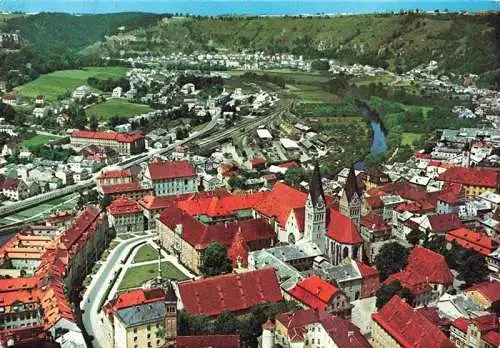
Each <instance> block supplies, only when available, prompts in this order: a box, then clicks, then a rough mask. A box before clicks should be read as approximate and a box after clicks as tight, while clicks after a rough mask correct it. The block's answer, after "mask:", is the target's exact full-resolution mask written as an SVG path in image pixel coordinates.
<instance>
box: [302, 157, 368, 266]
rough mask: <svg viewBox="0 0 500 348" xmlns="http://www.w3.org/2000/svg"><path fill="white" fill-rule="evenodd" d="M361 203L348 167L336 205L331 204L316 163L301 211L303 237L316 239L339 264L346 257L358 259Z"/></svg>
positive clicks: (329, 256) (360, 194) (358, 190)
mask: <svg viewBox="0 0 500 348" xmlns="http://www.w3.org/2000/svg"><path fill="white" fill-rule="evenodd" d="M361 204H362V192H361V190H360V189H359V186H358V183H357V180H356V174H355V173H354V169H353V168H352V167H351V169H350V170H349V174H348V176H347V180H346V183H345V186H344V190H343V193H342V196H341V198H340V201H339V209H338V210H337V209H335V208H333V207H331V205H332V204H331V200H329V199H328V198H327V197H326V196H325V194H324V191H323V184H322V182H321V174H320V170H319V166H318V165H317V164H316V165H315V166H314V170H313V173H312V177H311V181H310V183H309V193H308V196H307V201H306V205H305V211H304V215H305V216H304V239H305V240H307V241H310V242H313V243H315V244H316V245H317V246H318V247H319V248H320V250H321V251H322V252H323V254H324V255H326V256H327V257H328V259H330V261H331V262H332V263H333V264H339V263H340V262H341V261H342V260H343V259H345V258H347V257H348V258H351V259H356V260H361V259H362V255H363V240H362V238H361V235H360V233H359V224H360V219H361Z"/></svg>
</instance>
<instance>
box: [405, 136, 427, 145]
mask: <svg viewBox="0 0 500 348" xmlns="http://www.w3.org/2000/svg"><path fill="white" fill-rule="evenodd" d="M422 135H423V134H421V133H403V134H402V135H401V136H402V139H401V145H409V146H412V145H413V142H414V141H415V140H420V138H422Z"/></svg>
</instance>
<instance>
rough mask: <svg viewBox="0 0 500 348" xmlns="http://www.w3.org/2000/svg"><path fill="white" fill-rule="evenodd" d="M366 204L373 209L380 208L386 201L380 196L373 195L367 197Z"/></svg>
mask: <svg viewBox="0 0 500 348" xmlns="http://www.w3.org/2000/svg"><path fill="white" fill-rule="evenodd" d="M366 204H367V205H368V206H369V207H371V208H372V209H373V208H379V207H382V206H383V205H384V203H383V202H382V200H381V199H380V196H371V197H368V198H366Z"/></svg>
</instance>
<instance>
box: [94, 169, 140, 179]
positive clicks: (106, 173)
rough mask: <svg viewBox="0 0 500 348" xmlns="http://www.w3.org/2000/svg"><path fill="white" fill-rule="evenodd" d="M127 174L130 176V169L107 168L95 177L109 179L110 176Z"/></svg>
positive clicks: (120, 176) (124, 176) (118, 176)
mask: <svg viewBox="0 0 500 348" xmlns="http://www.w3.org/2000/svg"><path fill="white" fill-rule="evenodd" d="M129 176H132V174H131V173H130V170H128V169H126V170H120V169H119V170H108V171H104V172H102V173H101V175H99V177H97V179H111V178H127V177H129Z"/></svg>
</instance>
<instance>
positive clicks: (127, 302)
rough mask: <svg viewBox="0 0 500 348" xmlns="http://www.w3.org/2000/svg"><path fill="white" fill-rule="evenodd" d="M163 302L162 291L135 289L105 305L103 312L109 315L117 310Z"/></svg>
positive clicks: (163, 293)
mask: <svg viewBox="0 0 500 348" xmlns="http://www.w3.org/2000/svg"><path fill="white" fill-rule="evenodd" d="M164 300H165V291H164V290H163V289H159V288H157V289H137V290H131V291H127V292H123V293H121V294H120V295H118V297H116V298H114V299H112V300H111V301H109V302H108V303H106V305H105V306H104V310H105V311H106V313H108V314H109V313H112V312H116V311H117V310H119V309H123V308H128V307H134V306H138V305H141V304H146V303H151V302H157V301H164Z"/></svg>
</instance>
